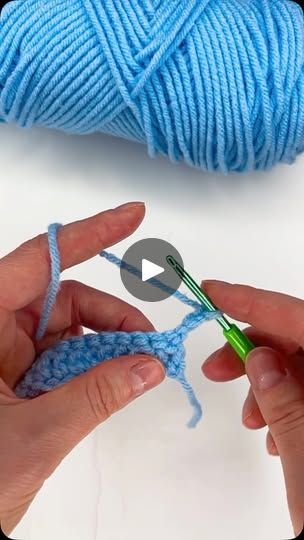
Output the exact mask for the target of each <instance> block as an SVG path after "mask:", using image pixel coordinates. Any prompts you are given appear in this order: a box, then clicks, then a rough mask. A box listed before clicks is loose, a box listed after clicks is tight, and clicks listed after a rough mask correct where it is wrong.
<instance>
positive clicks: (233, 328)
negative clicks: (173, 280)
mask: <svg viewBox="0 0 304 540" xmlns="http://www.w3.org/2000/svg"><path fill="white" fill-rule="evenodd" d="M166 259H167V262H168V263H169V264H170V266H171V267H172V268H173V270H174V271H175V272H176V273H177V275H178V276H179V277H180V278H181V280H182V281H183V282H184V283H185V285H187V287H188V288H189V289H190V291H191V292H192V293H193V294H194V295H195V296H196V298H197V299H198V300H199V302H200V303H201V304H203V305H204V306H205V307H206V308H207V310H208V311H218V309H217V307H216V306H215V305H214V304H213V302H212V301H211V300H210V298H209V297H208V296H207V295H206V293H205V292H204V291H203V290H202V289H201V288H200V287H199V285H198V284H197V283H196V282H195V281H194V279H193V278H192V277H191V276H190V274H188V272H186V270H185V269H184V268H183V267H182V266H181V265H180V264H179V263H178V262H177V260H176V259H175V258H174V257H173V256H172V255H168V256H167V257H166ZM216 321H217V322H218V323H219V325H220V326H221V327H222V329H223V334H224V336H225V338H226V339H227V341H228V343H230V345H231V347H232V348H233V349H234V351H235V352H236V353H237V355H238V356H239V357H240V359H241V360H242V361H243V362H245V360H246V357H247V355H248V353H249V352H250V351H252V349H254V345H253V343H252V342H251V341H250V339H248V337H247V336H246V334H244V332H242V330H240V328H239V327H238V326H237V325H236V324H234V323H230V322H229V321H228V319H227V318H226V317H225V316H224V315H220V316H219V317H218V318H217V319H216Z"/></svg>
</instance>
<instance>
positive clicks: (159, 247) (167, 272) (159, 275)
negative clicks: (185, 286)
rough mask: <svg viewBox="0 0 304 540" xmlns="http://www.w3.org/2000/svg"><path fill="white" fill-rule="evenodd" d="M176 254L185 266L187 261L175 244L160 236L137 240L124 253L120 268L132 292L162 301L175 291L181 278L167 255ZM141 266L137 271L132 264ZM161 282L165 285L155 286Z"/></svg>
mask: <svg viewBox="0 0 304 540" xmlns="http://www.w3.org/2000/svg"><path fill="white" fill-rule="evenodd" d="M168 255H173V257H175V259H176V260H177V261H178V262H179V263H180V265H181V266H183V261H182V258H181V256H180V254H179V253H178V251H177V250H176V248H175V247H174V246H172V244H169V243H168V242H165V240H160V239H159V238H145V239H144V240H140V241H139V242H136V243H135V244H133V245H132V246H131V247H130V248H129V249H128V250H127V251H126V253H125V254H124V256H123V258H122V261H123V265H122V266H121V269H120V275H121V279H122V282H123V284H124V286H125V288H126V289H127V291H128V292H129V293H131V294H132V295H133V296H135V297H136V298H138V299H139V300H144V301H146V302H159V301H160V300H164V299H165V298H168V297H169V296H171V294H173V292H175V291H176V290H177V289H178V288H179V286H180V283H181V279H180V278H179V276H178V275H177V274H176V273H175V272H174V270H173V269H172V267H171V266H170V265H169V264H168V262H167V259H166V257H167V256H168ZM130 266H131V267H133V268H136V269H137V272H136V274H137V275H134V274H132V273H130V272H129V271H128V268H129V267H130ZM156 281H158V282H161V283H162V284H163V285H164V288H163V289H162V288H159V287H156V286H155V282H156Z"/></svg>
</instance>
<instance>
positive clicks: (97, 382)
mask: <svg viewBox="0 0 304 540" xmlns="http://www.w3.org/2000/svg"><path fill="white" fill-rule="evenodd" d="M86 394H87V399H88V403H89V408H90V410H91V412H92V413H93V415H94V417H95V419H96V420H97V422H98V423H100V422H104V421H105V420H107V419H108V418H109V417H110V416H111V415H112V414H113V413H114V412H115V411H117V410H118V409H119V405H120V404H119V399H118V397H117V392H116V391H115V388H114V386H113V384H112V382H111V381H110V379H109V377H107V376H106V375H104V374H98V375H97V376H96V375H95V376H92V377H89V380H88V383H87V386H86Z"/></svg>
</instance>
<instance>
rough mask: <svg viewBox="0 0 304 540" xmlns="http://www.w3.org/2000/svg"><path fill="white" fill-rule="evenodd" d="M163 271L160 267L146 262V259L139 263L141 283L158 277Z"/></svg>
mask: <svg viewBox="0 0 304 540" xmlns="http://www.w3.org/2000/svg"><path fill="white" fill-rule="evenodd" d="M164 271H165V269H164V268H163V267H162V266H159V265H158V264H155V263H153V262H152V261H148V260H147V259H143V260H142V262H141V279H142V281H148V279H151V278H154V277H156V276H159V274H162V273H163V272H164Z"/></svg>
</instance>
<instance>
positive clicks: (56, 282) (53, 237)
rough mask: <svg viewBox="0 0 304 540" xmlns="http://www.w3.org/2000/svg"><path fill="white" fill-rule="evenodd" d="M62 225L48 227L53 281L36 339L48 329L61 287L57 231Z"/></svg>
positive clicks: (48, 291)
mask: <svg viewBox="0 0 304 540" xmlns="http://www.w3.org/2000/svg"><path fill="white" fill-rule="evenodd" d="M60 227H61V225H60V224H59V223H53V224H52V225H50V226H49V228H48V243H49V253H50V258H51V281H50V284H49V287H48V290H47V294H46V298H45V301H44V305H43V309H42V315H41V318H40V321H39V326H38V329H37V332H36V339H37V340H39V339H41V338H42V337H43V336H44V334H45V331H46V329H47V325H48V321H49V318H50V314H51V311H52V309H53V307H54V304H55V302H56V297H57V294H58V291H59V288H60V254H59V250H58V246H57V231H58V229H59V228H60Z"/></svg>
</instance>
